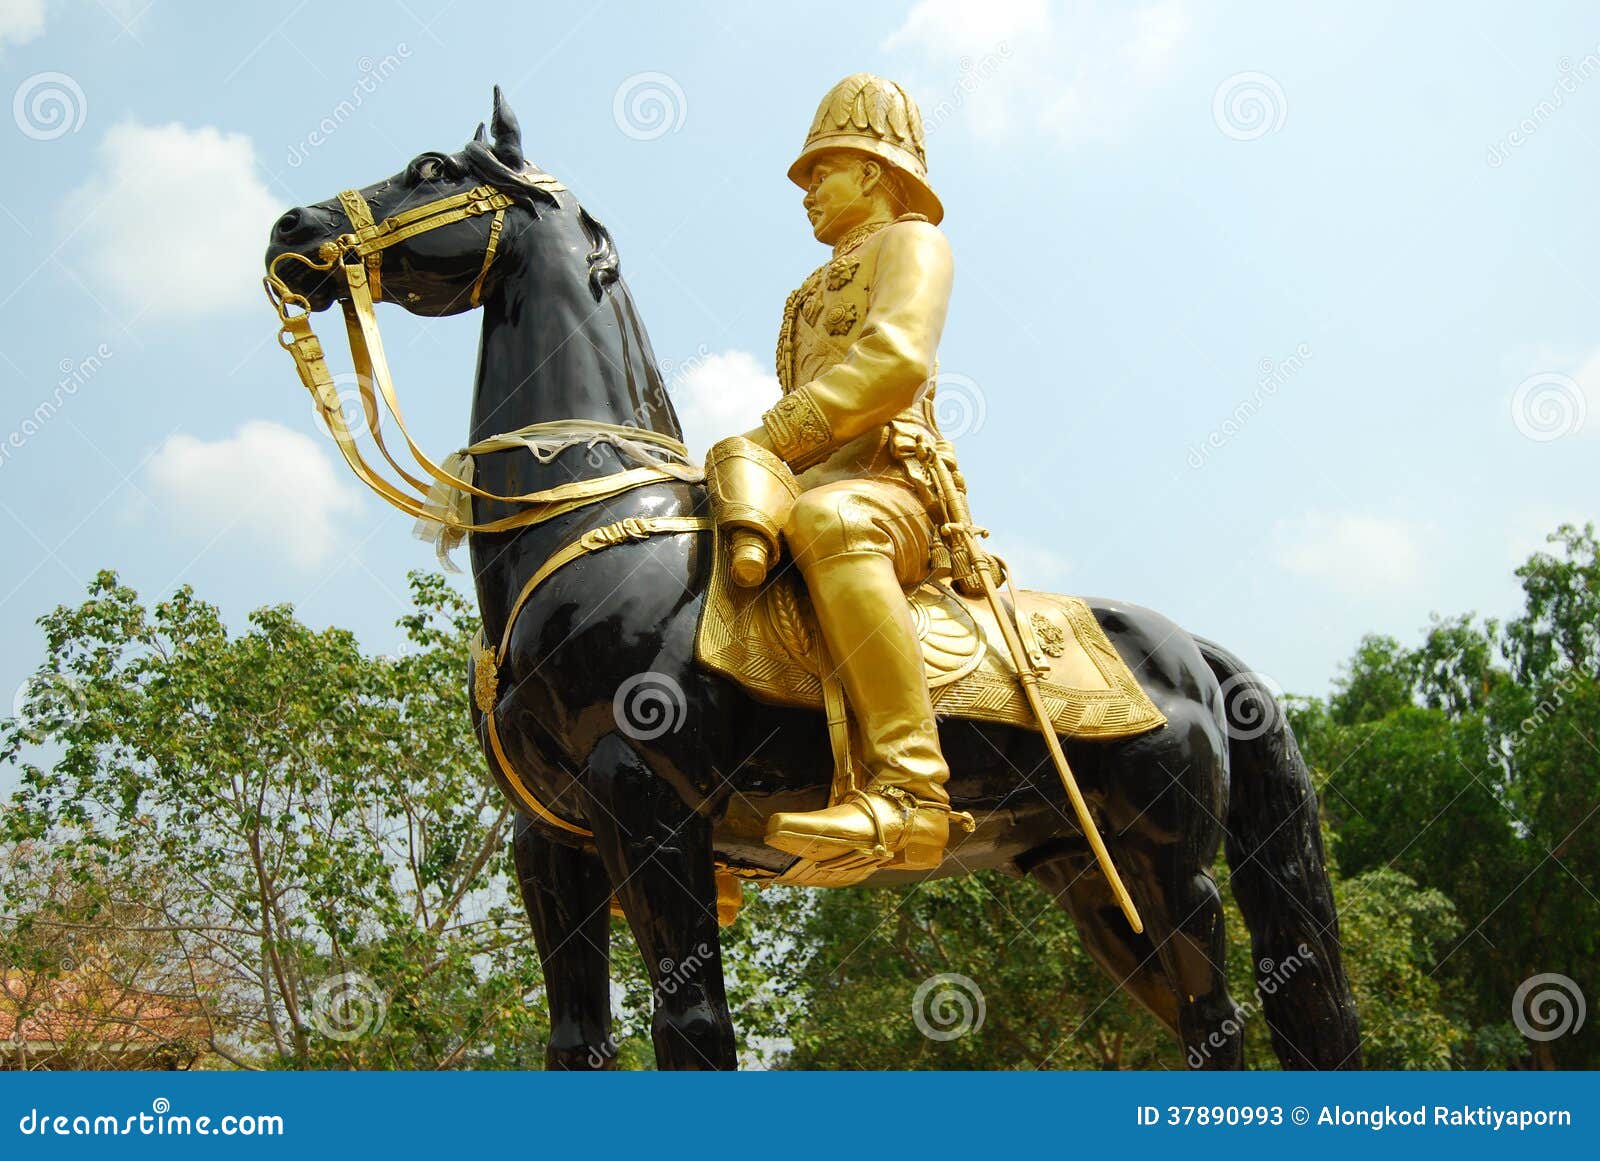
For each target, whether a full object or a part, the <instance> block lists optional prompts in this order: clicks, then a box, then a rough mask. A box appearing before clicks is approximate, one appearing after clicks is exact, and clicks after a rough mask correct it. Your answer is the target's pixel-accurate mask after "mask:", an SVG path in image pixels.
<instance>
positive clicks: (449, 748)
mask: <svg viewBox="0 0 1600 1161" xmlns="http://www.w3.org/2000/svg"><path fill="white" fill-rule="evenodd" d="M1552 540H1553V542H1554V543H1555V545H1556V546H1557V551H1555V552H1551V553H1538V554H1536V555H1535V556H1533V557H1532V558H1531V559H1530V560H1529V561H1528V562H1527V563H1526V564H1525V565H1524V566H1523V567H1522V568H1521V569H1519V570H1518V576H1519V577H1520V578H1521V580H1522V585H1523V592H1524V609H1523V611H1522V612H1521V614H1520V615H1518V616H1517V617H1515V618H1513V619H1512V620H1510V621H1507V622H1505V623H1504V624H1501V623H1498V622H1496V621H1492V620H1479V619H1478V618H1476V617H1472V616H1460V617H1453V618H1437V619H1435V621H1434V623H1433V624H1432V626H1431V627H1430V628H1429V629H1428V631H1427V632H1426V633H1425V634H1424V636H1423V638H1422V640H1421V641H1420V642H1419V643H1418V644H1417V645H1415V646H1407V645H1404V644H1402V643H1401V642H1399V641H1398V640H1395V639H1393V638H1388V637H1378V636H1373V637H1368V638H1365V639H1363V640H1362V641H1361V642H1360V644H1359V645H1358V647H1357V648H1356V650H1355V652H1354V654H1353V656H1352V658H1351V660H1350V662H1349V663H1348V665H1347V667H1346V669H1345V671H1344V673H1343V674H1342V675H1341V677H1340V678H1339V679H1338V681H1337V682H1336V683H1335V688H1334V692H1333V694H1332V696H1330V697H1328V698H1325V699H1322V698H1299V699H1293V700H1292V702H1291V706H1290V713H1291V719H1292V721H1293V723H1294V725H1295V729H1296V733H1297V735H1298V736H1299V738H1300V741H1301V746H1302V749H1303V750H1304V752H1305V754H1306V756H1307V758H1308V759H1309V760H1310V762H1311V763H1312V765H1313V767H1314V770H1315V772H1316V777H1317V781H1318V788H1319V793H1320V797H1321V801H1322V805H1323V822H1324V828H1325V834H1326V839H1327V846H1328V849H1329V851H1330V861H1331V864H1332V866H1331V870H1332V874H1333V877H1334V888H1335V894H1336V897H1337V899H1338V903H1339V908H1340V916H1341V925H1342V933H1343V938H1344V947H1345V958H1346V966H1347V968H1348V971H1349V974H1350V977H1351V981H1352V986H1353V988H1354V990H1355V994H1356V1000H1357V1005H1358V1007H1359V1009H1360V1011H1361V1014H1362V1022H1363V1032H1364V1049H1365V1055H1366V1061H1367V1064H1368V1065H1369V1066H1371V1067H1387V1068H1451V1067H1503V1066H1507V1065H1537V1066H1545V1067H1552V1066H1565V1067H1591V1068H1592V1067H1596V1066H1597V1065H1600V1036H1597V1035H1596V1033H1595V1031H1594V1025H1593V1023H1592V1022H1591V1023H1588V1024H1586V1025H1585V1026H1584V1027H1583V1028H1581V1029H1578V1030H1574V1031H1571V1032H1570V1033H1568V1034H1564V1035H1561V1036H1558V1037H1554V1038H1544V1037H1543V1036H1540V1035H1537V1034H1535V1035H1530V1034H1529V1033H1528V1027H1529V1021H1530V1019H1531V1021H1532V1024H1533V1025H1534V1026H1535V1031H1536V1032H1537V1026H1538V1024H1539V1018H1540V1017H1539V1013H1538V1012H1537V1011H1529V1010H1528V1007H1527V1001H1526V999H1525V998H1522V997H1521V993H1520V992H1519V989H1521V990H1522V991H1524V992H1525V991H1526V990H1527V987H1526V985H1527V982H1528V981H1530V980H1536V979H1546V978H1549V977H1551V976H1559V977H1565V978H1567V979H1568V980H1569V982H1571V983H1572V984H1573V986H1574V987H1576V988H1577V989H1578V991H1579V993H1580V998H1579V1002H1580V1003H1585V1004H1586V1003H1587V1002H1588V1001H1590V1000H1592V999H1594V998H1595V997H1596V996H1597V995H1600V986H1597V980H1596V977H1595V973H1594V968H1593V965H1594V963H1595V962H1596V960H1597V953H1600V947H1597V946H1596V945H1597V942H1600V883H1597V882H1596V878H1595V875H1596V871H1595V868H1596V867H1597V866H1600V819H1597V818H1596V815H1597V812H1600V747H1597V739H1596V732H1597V726H1600V681H1597V674H1600V546H1597V544H1596V540H1595V536H1594V531H1593V529H1592V528H1585V529H1582V530H1579V529H1576V528H1572V527H1564V528H1562V529H1561V530H1560V531H1559V532H1558V533H1557V534H1556V535H1555V536H1554V537H1552ZM412 593H413V600H414V609H413V610H412V612H411V613H410V614H408V615H407V616H406V617H405V618H404V620H403V621H402V625H403V626H404V628H405V630H406V634H407V642H408V644H407V647H406V648H405V649H404V651H403V652H402V654H401V655H400V656H398V657H373V656H369V655H367V654H364V653H363V652H362V651H361V650H360V648H359V647H358V645H357V643H356V641H355V640H354V638H353V637H352V636H351V635H350V634H348V633H346V632H344V631H342V630H338V629H326V630H321V631H316V630H312V629H310V628H308V627H307V626H305V625H304V624H302V623H301V622H299V621H298V620H297V619H296V618H295V617H294V615H293V613H292V611H291V610H290V609H288V608H286V607H280V608H268V609H263V610H260V611H258V612H257V613H255V614H253V615H252V616H251V618H250V621H249V625H248V628H247V630H246V631H245V632H243V633H239V634H230V633H229V632H228V631H227V630H226V629H225V627H224V625H223V623H222V619H221V616H220V614H219V613H218V611H217V610H216V609H215V608H214V607H212V606H210V605H208V604H206V603H205V602H203V601H201V600H199V599H198V598H197V597H196V596H195V594H193V593H192V592H191V591H189V590H188V589H181V590H179V591H178V592H177V593H176V594H174V595H173V596H172V598H171V599H169V600H167V601H164V602H162V603H160V604H158V605H156V606H155V607H154V608H151V609H146V608H145V607H144V606H143V605H142V604H141V603H140V601H139V599H138V598H137V596H136V595H135V594H134V593H133V592H131V591H130V590H129V589H127V588H126V587H125V586H123V585H122V584H120V582H119V581H118V580H117V578H116V577H115V576H114V575H112V574H102V575H101V576H100V577H99V578H97V580H96V581H95V582H94V584H93V586H92V587H91V590H90V592H89V595H88V599H87V600H86V601H85V602H83V603H82V604H81V605H79V606H78V607H76V608H67V607H63V608H59V609H57V610H55V611H54V612H52V613H50V614H49V615H47V616H46V617H44V618H43V619H42V621H41V625H42V627H43V628H44V631H45V639H46V650H45V660H44V663H43V664H42V665H41V667H40V670H39V673H38V675H37V677H36V679H35V680H34V682H33V683H32V684H31V686H30V690H29V696H28V698H27V704H26V707H25V712H24V714H23V716H22V718H21V719H19V720H16V721H10V722H7V723H5V724H4V725H3V726H0V760H4V761H7V762H9V763H11V764H12V765H14V766H15V767H16V768H17V769H18V772H19V774H20V785H19V788H18V790H17V791H16V793H15V794H14V796H13V798H12V802H11V804H10V805H9V806H8V807H6V808H5V809H4V810H3V811H0V843H3V847H0V855H3V856H4V857H3V858H0V870H3V872H4V873H3V874H0V968H4V969H5V970H6V972H7V973H8V974H7V976H6V979H7V980H8V981H10V982H11V983H10V985H9V986H10V987H11V989H12V990H16V991H18V992H19V993H23V992H25V993H26V996H27V997H32V998H31V999H28V1000H26V1001H25V1002H27V1003H44V1002H47V1000H46V997H49V996H51V995H59V994H60V990H61V983H62V980H63V979H64V978H66V977H67V976H69V975H70V974H71V972H72V971H73V967H72V965H76V964H80V963H83V962H85V960H86V957H87V959H88V960H91V961H92V962H94V963H96V964H98V965H101V968H102V969H103V971H102V974H101V976H99V977H96V978H97V979H100V980H101V985H100V986H113V985H114V987H116V988H122V989H125V991H124V994H122V996H121V998H120V999H117V998H112V999H106V998H105V996H107V995H112V996H114V995H115V993H114V992H112V993H105V995H103V996H102V997H101V999H99V1000H97V1001H95V1002H98V1003H100V1004H101V1007H102V1008H105V1009H107V1010H109V1011H111V1012H113V1013H114V1012H117V1011H125V1010H126V1008H127V1002H128V996H135V995H136V996H151V995H153V996H160V997H163V998H165V999H166V1000H167V1001H170V1002H172V1003H181V1004H183V1005H193V1007H194V1010H195V1011H197V1012H198V1013H199V1014H200V1016H201V1018H202V1023H201V1025H200V1027H201V1028H202V1029H203V1032H204V1035H203V1037H202V1040H203V1047H204V1048H205V1049H206V1050H207V1051H208V1052H209V1053H211V1054H213V1055H212V1057H211V1059H212V1060H214V1061H225V1062H231V1063H232V1064H235V1065H239V1066H243V1067H302V1068H303V1067H405V1068H435V1067H505V1066H512V1067H518V1066H520V1067H536V1066H538V1064H539V1063H540V1062H541V1060H542V1049H543V1041H544V1037H545V1035H546V1025H545V1022H544V1016H543V1004H542V995H541V984H540V979H539V974H538V965H537V962H536V957H535V953H534V951H533V947H532V941H531V939H530V938H529V934H528V931H527V928H526V922H525V920H524V918H523V916H522V914H521V910H520V907H519V905H518V901H517V899H516V897H515V892H514V875H513V873H512V870H511V867H510V860H509V857H508V854H507V852H506V851H505V849H504V846H503V843H504V838H505V835H506V829H507V822H508V813H507V810H508V808H507V807H506V806H505V804H504V803H503V801H502V800H501V798H500V797H499V796H498V794H497V793H496V792H494V791H493V790H491V789H490V788H489V787H488V785H487V783H486V780H485V779H484V777H483V773H482V758H481V755H480V754H479V752H478V749H477V746H476V743H475V740H474V739H473V737H472V734H471V730H470V727H469V722H468V717H467V707H466V701H465V698H466V693H465V688H464V682H463V680H462V678H463V663H464V657H465V654H466V648H467V642H468V639H469V637H470V636H471V634H473V633H474V632H475V631H476V628H477V626H476V623H475V620H474V618H473V617H472V616H471V614H470V612H469V610H468V609H467V608H466V607H465V605H464V604H463V602H462V601H461V600H460V598H459V597H457V596H456V595H455V593H454V592H453V591H452V590H451V589H449V588H448V587H447V586H446V585H445V584H444V582H443V581H442V579H439V578H432V577H425V576H417V577H413V579H412ZM1215 873H1216V876H1217V879H1218V881H1219V883H1221V884H1222V885H1223V888H1224V891H1225V893H1226V892H1227V886H1228V871H1227V868H1226V866H1224V865H1221V864H1219V865H1218V867H1217V868H1216V869H1215ZM1228 922H1229V931H1230V953H1229V954H1230V962H1229V964H1228V965H1227V966H1228V971H1229V977H1230V979H1231V980H1232V981H1233V982H1234V985H1235V989H1236V990H1235V999H1236V1000H1237V1001H1238V1002H1239V1003H1240V1004H1241V1005H1242V1008H1243V1019H1244V1027H1245V1035H1246V1042H1247V1055H1248V1058H1249V1060H1250V1062H1251V1063H1252V1065H1254V1066H1256V1067H1270V1066H1273V1065H1274V1063H1275V1062H1274V1061H1273V1058H1272V1055H1271V1052H1270V1048H1269V1044H1268V1037H1267V1030H1266V1028H1265V1026H1264V1021H1263V1020H1262V1019H1261V1018H1260V1003H1259V997H1255V996H1252V995H1250V994H1249V993H1248V992H1247V991H1245V990H1244V989H1246V988H1247V987H1248V981H1249V980H1250V979H1251V978H1252V971H1251V964H1250V963H1249V956H1250V952H1249V941H1248V938H1247V934H1246V932H1245V930H1244V927H1243V923H1242V921H1241V919H1240V918H1239V915H1238V911H1237V908H1234V907H1230V908H1229V917H1228ZM615 926H616V933H615V935H616V937H615V938H614V940H613V964H614V968H613V975H614V984H613V997H614V1002H613V1007H614V1015H615V1018H616V1021H617V1029H616V1036H615V1039H616V1040H617V1042H618V1044H619V1046H620V1049H619V1055H620V1063H621V1064H622V1065H623V1066H625V1067H648V1064H649V1056H650V1053H649V1034H648V1029H649V1001H650V994H649V985H648V981H647V980H646V978H645V975H644V973H643V971H642V965H641V964H640V962H639V960H638V957H637V955H636V953H635V952H634V951H633V949H632V945H631V940H628V939H627V937H626V931H625V928H624V927H623V926H622V925H621V924H620V921H619V922H618V924H616V925H615ZM724 948H725V960H726V964H727V971H728V976H729V992H730V996H731V997H732V999H733V1002H734V1004H735V1008H736V1013H735V1015H736V1020H737V1023H738V1025H739V1028H740V1031H741V1035H742V1037H743V1043H742V1055H743V1059H744V1060H745V1061H746V1062H748V1063H765V1064H777V1065H786V1066H789V1067H846V1066H847V1067H858V1068H880V1067H881V1068H1163V1067H1164V1068H1179V1067H1183V1065H1184V1060H1183V1056H1182V1052H1181V1050H1180V1049H1179V1048H1178V1046H1177V1045H1176V1044H1174V1043H1173V1041H1172V1039H1171V1037H1170V1036H1169V1035H1168V1034H1167V1032H1166V1031H1165V1030H1164V1029H1163V1028H1161V1027H1160V1026H1159V1025H1158V1024H1157V1022H1156V1021H1155V1019H1154V1018H1153V1017H1151V1016H1150V1015H1149V1014H1147V1013H1146V1012H1145V1011H1143V1009H1141V1008H1140V1007H1139V1006H1138V1005H1137V1004H1136V1003H1134V1002H1133V1001H1132V1000H1131V999H1130V998H1129V997H1128V996H1127V995H1126V994H1125V993H1123V992H1121V991H1120V990H1118V989H1117V987H1116V986H1115V981H1112V980H1109V979H1107V978H1106V977H1105V976H1104V975H1103V974H1102V973H1101V972H1100V971H1099V969H1098V968H1096V967H1095V965H1094V964H1093V963H1092V962H1091V960H1090V959H1089V957H1088V955H1087V953H1086V952H1085V951H1084V950H1083V948H1082V945H1081V943H1080V942H1079V940H1078V938H1077V935H1076V932H1075V931H1074V930H1073V928H1072V924H1071V922H1070V920H1069V919H1068V918H1067V916H1066V915H1065V914H1064V913H1063V912H1062V911H1060V910H1059V909H1058V908H1057V907H1056V906H1055V904H1054V903H1053V902H1052V900H1051V899H1050V898H1049V897H1048V896H1047V895H1046V894H1045V892H1043V891H1042V890H1040V889H1038V888H1037V887H1036V886H1035V885H1034V884H1032V883H1031V882H1028V881H1026V880H1020V879H1015V878H1010V877H1007V876H1005V875H1001V874H996V873H985V874H980V875H975V876H969V877H963V878H951V879H944V880H939V881H936V882H931V883H926V884H921V885H918V886H915V887H910V888H905V889H902V890H894V891H848V892H841V891H831V892H830V891H816V892H813V891H801V890H793V889H772V890H768V891H762V892H758V891H756V890H755V889H754V888H753V887H752V888H749V889H747V891H746V905H745V910H744V913H743V915H742V916H741V918H740V920H739V923H738V925H737V926H735V927H734V928H732V929H729V930H727V931H725V932H724ZM63 965H67V966H65V967H64V966H63ZM107 981H110V982H109V983H107ZM1563 986H1565V985H1563ZM98 994H99V993H97V995H98ZM1515 998H1520V999H1522V1002H1523V1010H1522V1011H1521V1012H1516V1011H1514V1010H1513V1003H1514V999H1515ZM11 1003H12V1005H13V1007H16V1006H17V1004H18V1002H17V1001H15V1000H14V999H13V1000H12V1001H11ZM182 1010H183V1011H185V1012H187V1011H189V1010H190V1009H189V1008H188V1007H184V1008H183V1009H182ZM380 1017H381V1018H380ZM953 1030H957V1034H952V1031H953ZM352 1032H354V1033H356V1034H352ZM90 1063H92V1062H90Z"/></svg>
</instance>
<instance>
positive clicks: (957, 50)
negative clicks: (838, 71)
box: [883, 0, 1050, 58]
mask: <svg viewBox="0 0 1600 1161" xmlns="http://www.w3.org/2000/svg"><path fill="white" fill-rule="evenodd" d="M1049 30H1050V8H1049V5H1047V4H1046V3H1045V2H1044V0H987V2H986V3H982V4H974V3H973V2H972V0H920V2H919V3H917V4H914V5H912V6H911V11H910V12H908V13H906V20H905V23H904V24H902V25H901V26H900V27H899V28H897V29H895V30H894V31H893V32H891V33H890V34H889V35H888V36H887V37H885V38H884V41H883V47H884V48H886V49H896V48H906V47H911V48H915V49H918V50H920V51H921V52H924V53H926V54H927V55H929V56H931V57H935V58H938V57H959V56H961V55H963V54H970V53H981V52H984V51H987V50H988V49H991V48H993V47H994V46H995V45H996V44H997V43H999V42H1000V41H1008V42H1010V43H1013V44H1016V43H1020V42H1021V41H1023V40H1024V39H1033V38H1037V37H1039V36H1043V35H1044V34H1046V33H1048V32H1049Z"/></svg>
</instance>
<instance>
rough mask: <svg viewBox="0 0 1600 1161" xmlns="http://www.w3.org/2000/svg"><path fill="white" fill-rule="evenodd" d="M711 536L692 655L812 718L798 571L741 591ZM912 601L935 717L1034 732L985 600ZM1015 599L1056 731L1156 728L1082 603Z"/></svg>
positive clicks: (816, 699) (721, 534)
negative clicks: (711, 549)
mask: <svg viewBox="0 0 1600 1161" xmlns="http://www.w3.org/2000/svg"><path fill="white" fill-rule="evenodd" d="M714 539H715V541H716V548H715V552H714V560H713V562H712V580H711V585H710V588H709V590H708V592H707V594H706V604H705V609H704V611H703V612H702V614H701V617H700V624H699V628H698V630H697V632H696V635H695V655H696V656H697V657H698V658H699V659H700V662H701V663H702V664H703V665H705V666H707V667H708V668H710V669H712V670H714V671H716V672H717V673H720V674H722V675H723V676H725V677H728V678H731V679H732V680H734V681H736V682H738V683H739V684H740V685H742V686H743V687H744V688H745V689H746V690H748V691H749V692H750V693H751V694H753V695H754V696H756V697H758V698H761V699H762V700H764V701H768V702H774V703H776V704H779V705H788V706H799V707H804V708H812V709H821V708H822V706H823V692H822V677H821V673H820V665H819V644H820V639H821V634H820V632H819V630H818V628H817V622H816V615H815V614H814V613H813V612H812V609H811V603H810V599H809V598H808V596H807V595H806V591H805V585H804V584H803V582H802V581H801V579H800V577H799V573H798V571H797V570H796V569H794V568H792V567H782V566H780V567H779V568H776V569H774V570H773V575H772V577H771V578H770V579H769V580H768V581H767V582H766V583H765V584H764V585H762V586H761V587H759V588H741V587H740V586H738V585H736V584H734V583H733V579H732V577H731V576H730V575H729V570H728V567H727V556H728V553H727V543H726V542H727V539H728V534H727V532H726V531H720V530H719V531H718V532H716V533H715V534H714ZM787 563H788V562H787V560H785V562H784V564H785V565H787ZM910 601H911V612H912V616H913V618H914V619H915V621H916V625H917V636H918V638H919V640H920V642H921V645H922V660H923V668H924V671H925V672H926V674H927V678H928V689H929V693H930V694H931V695H932V698H933V708H934V711H935V712H936V713H937V714H939V715H940V716H941V717H958V718H971V719H974V720H977V721H986V722H995V723H998V724H1001V725H1009V726H1023V727H1026V728H1029V729H1037V728H1038V723H1037V722H1036V721H1035V720H1034V718H1033V714H1032V713H1031V711H1030V710H1029V709H1028V703H1027V701H1026V700H1025V698H1024V697H1023V694H1022V690H1021V688H1020V687H1019V684H1018V680H1017V671H1016V665H1015V663H1014V662H1013V661H1012V658H1011V655H1010V653H1009V652H1008V650H1007V649H1006V645H1005V639H1004V638H1003V637H1002V636H1001V635H1000V629H999V626H998V625H997V624H996V623H995V620H994V614H993V612H992V611H991V610H990V608H989V605H988V602H987V601H986V600H983V599H982V598H978V599H972V598H968V597H964V596H962V595H960V594H959V593H957V592H956V591H955V590H954V589H953V588H951V587H949V586H948V585H946V584H944V583H942V582H940V581H937V580H932V581H928V582H926V583H924V584H923V585H922V586H921V587H919V588H917V589H916V590H915V591H913V592H912V593H911V594H910ZM1018 601H1019V602H1020V605H1021V609H1020V610H1019V611H1020V616H1019V617H1018V622H1019V626H1020V627H1021V629H1022V633H1023V639H1024V642H1025V644H1027V645H1028V647H1029V649H1030V651H1031V653H1032V657H1033V659H1034V660H1035V661H1036V662H1037V663H1038V664H1039V665H1041V666H1042V667H1043V669H1044V672H1043V674H1042V675H1041V677H1040V679H1039V690H1040V692H1041V693H1042V694H1043V695H1044V703H1045V706H1046V707H1047V709H1048V710H1049V712H1050V717H1051V720H1052V722H1053V723H1054V724H1055V728H1056V732H1057V733H1058V734H1060V735H1061V736H1063V737H1071V738H1097V739H1107V740H1109V739H1112V738H1126V737H1132V736H1133V735H1136V734H1142V733H1145V732H1147V731H1149V730H1153V729H1155V728H1157V727H1158V726H1161V725H1164V724H1165V723H1166V718H1165V717H1164V716H1163V715H1162V714H1161V712H1160V711H1159V710H1157V709H1156V707H1155V705H1154V704H1153V703H1152V702H1151V701H1150V698H1149V697H1148V696H1147V695H1146V694H1145V692H1144V690H1143V689H1141V688H1140V687H1139V683H1138V681H1136V680H1135V679H1134V676H1133V672H1132V671H1131V670H1130V669H1129V668H1128V666H1127V663H1126V662H1124V661H1123V660H1122V657H1121V656H1120V655H1119V654H1118V653H1117V651H1116V649H1115V648H1113V647H1112V644H1111V642H1110V641H1109V640H1108V639H1107V637H1106V635H1105V630H1103V629H1102V628H1101V627H1100V623H1099V622H1098V621H1096V620H1095V619H1094V615H1093V614H1092V613H1091V612H1090V611H1089V607H1088V606H1087V605H1086V604H1084V602H1083V601H1081V600H1079V599H1078V598H1077V597H1068V596H1058V595H1056V594H1054V593H1039V592H1030V591H1027V590H1023V591H1021V592H1020V593H1019V594H1018Z"/></svg>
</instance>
